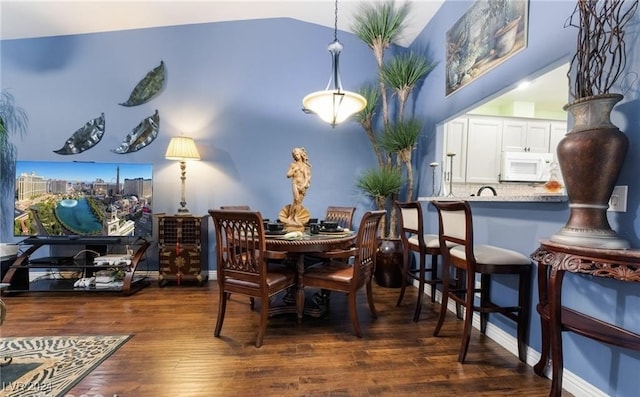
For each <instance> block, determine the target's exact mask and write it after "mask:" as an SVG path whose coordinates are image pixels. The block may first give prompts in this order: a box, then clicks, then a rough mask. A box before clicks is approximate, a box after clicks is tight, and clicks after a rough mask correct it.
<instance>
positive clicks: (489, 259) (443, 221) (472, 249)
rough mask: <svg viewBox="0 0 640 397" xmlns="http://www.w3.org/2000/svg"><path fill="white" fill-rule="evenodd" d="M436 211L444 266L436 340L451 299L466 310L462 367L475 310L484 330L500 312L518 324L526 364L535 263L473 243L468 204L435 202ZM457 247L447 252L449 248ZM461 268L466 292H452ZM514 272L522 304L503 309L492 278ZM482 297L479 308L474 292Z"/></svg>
mask: <svg viewBox="0 0 640 397" xmlns="http://www.w3.org/2000/svg"><path fill="white" fill-rule="evenodd" d="M432 203H433V205H434V206H435V207H436V209H437V210H438V223H439V226H440V230H439V239H440V251H441V253H442V257H443V267H442V304H441V307H440V315H439V317H438V322H437V324H436V328H435V330H434V331H433V335H434V336H438V334H439V333H440V329H441V328H442V324H443V323H444V319H445V317H446V314H447V304H448V299H453V300H454V301H455V302H456V303H459V304H461V305H463V306H464V308H465V313H464V327H463V331H462V343H461V344H460V351H459V353H458V361H459V362H461V363H464V361H465V358H466V356H467V350H468V349H469V341H470V339H471V325H472V319H473V312H474V311H477V312H479V313H480V332H481V333H482V334H484V333H485V332H486V328H487V321H488V315H489V313H500V314H502V315H504V316H505V317H507V318H509V319H511V320H513V321H515V323H516V326H517V330H516V334H517V340H518V357H519V359H520V361H523V362H526V344H525V343H526V336H527V330H528V328H529V312H530V309H529V305H530V301H531V259H530V258H529V257H527V256H525V255H523V254H521V253H519V252H516V251H512V250H508V249H504V248H500V247H496V246H493V245H483V244H475V243H474V241H473V218H472V215H471V207H470V206H469V203H468V202H466V201H433V202H432ZM448 244H449V245H451V244H453V245H454V246H453V247H451V248H448V247H447V245H448ZM452 269H457V270H459V271H460V272H462V273H463V274H464V280H465V283H464V285H463V286H462V288H452V287H451V284H450V282H449V277H450V274H451V273H450V271H451V270H452ZM498 274H503V275H504V274H513V275H517V276H518V302H517V304H516V305H514V306H500V305H498V304H496V303H494V301H493V300H492V299H491V294H490V284H491V279H492V276H494V275H498ZM476 275H480V286H479V288H476ZM477 293H479V294H480V297H479V299H478V301H477V302H478V303H477V304H476V300H475V294H477Z"/></svg>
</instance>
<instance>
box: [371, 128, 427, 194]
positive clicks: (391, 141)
mask: <svg viewBox="0 0 640 397" xmlns="http://www.w3.org/2000/svg"><path fill="white" fill-rule="evenodd" d="M421 132H422V124H421V123H420V122H419V121H418V120H416V119H411V120H408V121H401V122H398V123H395V124H391V125H389V126H388V127H387V128H386V129H385V131H384V134H383V135H382V138H381V139H380V145H381V146H382V147H383V148H384V149H385V150H386V151H388V152H390V153H396V154H397V156H398V159H399V160H400V161H402V164H404V167H405V169H406V172H407V200H408V201H411V200H413V181H414V178H413V167H412V165H411V162H412V159H411V157H412V153H413V150H414V149H415V147H416V144H417V142H418V138H419V137H420V133H421Z"/></svg>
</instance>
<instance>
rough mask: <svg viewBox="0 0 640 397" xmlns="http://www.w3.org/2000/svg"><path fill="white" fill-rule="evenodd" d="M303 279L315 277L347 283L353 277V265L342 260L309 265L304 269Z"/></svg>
mask: <svg viewBox="0 0 640 397" xmlns="http://www.w3.org/2000/svg"><path fill="white" fill-rule="evenodd" d="M304 278H305V280H307V279H311V278H315V279H323V280H331V281H335V282H339V283H344V284H348V283H349V282H350V281H351V279H352V278H353V266H351V265H349V264H346V263H342V262H333V261H331V262H324V263H319V264H316V265H313V266H309V268H307V269H306V270H305V271H304Z"/></svg>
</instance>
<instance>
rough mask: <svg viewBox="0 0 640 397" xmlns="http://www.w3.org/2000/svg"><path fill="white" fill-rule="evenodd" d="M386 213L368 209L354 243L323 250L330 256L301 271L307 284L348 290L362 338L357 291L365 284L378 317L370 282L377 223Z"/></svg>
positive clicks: (352, 315) (356, 328)
mask: <svg viewBox="0 0 640 397" xmlns="http://www.w3.org/2000/svg"><path fill="white" fill-rule="evenodd" d="M385 213H386V211H384V210H382V211H368V212H366V213H365V214H364V216H363V217H362V220H361V221H360V227H359V228H358V235H357V237H356V245H355V247H353V248H351V249H349V250H336V251H329V252H326V253H323V254H322V255H323V256H324V257H325V258H327V260H326V261H325V262H322V263H318V264H315V265H312V266H310V267H309V268H307V269H306V270H305V272H304V274H303V275H302V284H303V285H304V286H305V287H310V288H322V289H326V290H329V291H338V292H344V293H346V294H347V302H348V305H349V317H350V318H351V324H352V326H353V330H354V332H355V334H356V336H357V337H358V338H362V331H361V330H360V323H359V321H358V311H357V307H356V294H357V292H358V291H359V290H360V289H361V288H362V287H366V290H367V300H368V302H369V309H370V310H371V315H372V316H373V318H376V317H377V313H376V308H375V306H374V303H373V289H372V286H371V282H372V277H373V271H374V269H375V260H376V252H377V251H378V238H377V237H378V227H379V225H380V220H381V219H382V217H383V216H384V214H385ZM351 257H353V259H354V260H353V262H351V261H350V259H349V258H351ZM326 304H327V308H328V307H329V304H330V302H329V301H328V300H327V301H326ZM303 306H304V305H301V306H300V307H303Z"/></svg>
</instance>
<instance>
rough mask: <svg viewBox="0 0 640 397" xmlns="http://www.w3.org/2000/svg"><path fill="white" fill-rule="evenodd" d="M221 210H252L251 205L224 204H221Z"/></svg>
mask: <svg viewBox="0 0 640 397" xmlns="http://www.w3.org/2000/svg"><path fill="white" fill-rule="evenodd" d="M220 209H221V210H242V211H251V207H249V206H248V205H222V206H220Z"/></svg>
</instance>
